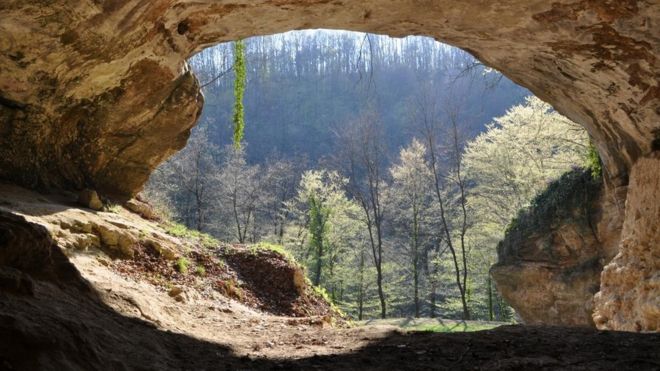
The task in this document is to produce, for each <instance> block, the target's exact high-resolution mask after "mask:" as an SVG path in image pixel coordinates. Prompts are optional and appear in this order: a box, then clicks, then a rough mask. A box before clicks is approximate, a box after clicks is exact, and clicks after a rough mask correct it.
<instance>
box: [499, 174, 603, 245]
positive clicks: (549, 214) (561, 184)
mask: <svg viewBox="0 0 660 371" xmlns="http://www.w3.org/2000/svg"><path fill="white" fill-rule="evenodd" d="M601 188H602V179H601V176H600V175H598V176H594V169H593V168H589V169H582V168H576V169H573V170H572V171H569V172H567V173H564V174H563V175H562V176H561V177H560V178H559V179H558V180H556V181H554V182H552V183H550V184H549V185H548V187H547V188H546V189H545V190H544V191H543V192H541V193H540V194H538V195H537V196H536V197H535V198H534V199H533V200H532V202H531V204H530V206H529V207H528V208H525V209H522V210H520V211H518V215H517V216H516V217H515V218H513V219H512V220H511V222H510V223H509V225H508V226H507V228H506V230H505V236H504V239H503V240H502V241H501V242H500V243H499V245H498V255H499V256H500V257H503V256H506V255H510V254H509V252H510V251H508V250H509V249H511V248H515V247H516V246H520V242H521V241H522V240H523V239H525V238H527V237H529V236H531V235H532V234H542V233H546V232H548V231H550V230H551V229H552V228H553V227H555V226H556V225H557V224H558V223H560V222H565V221H568V220H574V221H576V222H586V223H585V224H589V219H588V218H589V214H590V213H591V212H592V210H591V209H592V206H593V203H594V201H595V200H597V199H598V197H599V195H600V192H601Z"/></svg>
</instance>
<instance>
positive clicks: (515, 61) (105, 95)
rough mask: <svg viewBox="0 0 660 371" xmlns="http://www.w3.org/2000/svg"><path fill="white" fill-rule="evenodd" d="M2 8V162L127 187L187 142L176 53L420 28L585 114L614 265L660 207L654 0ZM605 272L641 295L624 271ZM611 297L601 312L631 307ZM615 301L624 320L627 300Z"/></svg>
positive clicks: (196, 104)
mask: <svg viewBox="0 0 660 371" xmlns="http://www.w3.org/2000/svg"><path fill="white" fill-rule="evenodd" d="M0 12H2V15H3V16H2V18H0V51H1V53H0V66H1V67H2V68H3V73H2V75H1V76H0V90H1V95H0V117H1V118H2V121H0V133H2V136H0V178H3V179H7V180H10V181H14V182H17V183H20V184H22V185H27V186H28V187H32V188H34V187H40V188H55V189H73V190H79V189H82V188H94V189H97V190H98V191H99V192H100V193H102V194H104V195H107V196H110V197H114V198H117V199H126V198H129V197H131V196H133V195H135V194H136V193H137V192H138V191H139V190H140V189H141V188H142V187H143V185H144V183H145V182H146V181H147V179H148V176H149V174H150V173H151V172H152V171H153V169H154V168H155V167H156V166H157V165H158V164H159V163H161V162H162V161H163V160H165V159H166V158H168V157H169V156H171V155H172V154H173V153H174V152H176V151H177V150H179V149H181V148H182V147H183V146H184V145H185V143H186V140H187V138H188V136H189V134H190V129H191V127H192V126H193V125H194V124H195V122H196V120H197V118H198V117H199V114H200V112H201V108H202V96H201V94H200V92H199V83H198V81H197V80H196V79H195V77H194V76H193V75H192V73H191V72H190V71H189V70H188V69H187V67H186V62H185V61H186V59H187V58H188V57H190V56H191V55H193V54H194V53H195V52H197V51H199V50H201V49H203V48H205V47H207V46H210V45H213V44H217V43H220V42H223V41H230V40H235V39H241V38H246V37H249V36H254V35H265V34H273V33H278V32H284V31H287V30H294V29H309V28H329V29H345V30H355V31H362V32H371V33H376V34H387V35H391V36H406V35H427V36H431V37H434V38H436V39H437V40H439V41H441V42H444V43H447V44H449V45H453V46H456V47H460V48H462V49H464V50H467V51H469V52H470V53H471V54H472V55H474V56H476V57H477V59H479V60H480V61H482V62H484V63H485V64H486V65H489V66H492V67H493V68H495V69H497V70H498V71H501V72H502V73H503V74H504V75H506V76H507V77H509V78H510V79H511V80H513V81H514V82H516V83H518V84H520V85H522V86H524V87H526V88H528V89H529V90H530V91H532V92H533V93H534V94H535V95H536V96H538V97H540V98H541V99H543V100H544V101H546V102H548V103H550V104H552V105H553V106H554V107H555V108H556V109H557V110H558V111H559V112H560V113H562V114H564V115H565V116H566V117H568V118H570V119H571V120H573V121H575V122H577V123H579V124H581V125H583V126H584V127H585V128H586V129H587V131H588V132H589V134H590V135H591V136H592V137H593V138H594V142H595V144H596V146H597V148H598V150H599V152H600V154H601V158H602V159H603V162H604V167H605V174H606V176H605V179H606V182H607V183H608V184H609V185H610V187H609V190H610V192H611V193H612V194H613V195H614V196H615V197H616V198H617V199H618V200H619V205H618V207H619V208H620V209H621V210H623V200H625V199H626V198H628V201H629V202H628V204H627V205H626V206H625V208H626V211H625V219H626V222H628V221H629V222H628V223H627V224H626V222H624V230H623V232H622V241H628V243H627V245H625V246H624V245H622V247H625V248H626V249H627V250H626V251H627V252H625V254H623V255H621V254H620V255H621V259H619V260H617V258H615V260H616V261H617V264H618V265H619V266H627V265H628V263H630V261H631V260H634V258H635V257H636V256H640V255H641V254H645V252H644V251H643V250H640V249H638V248H639V246H642V245H643V244H644V243H649V241H655V240H657V239H658V233H659V232H658V230H657V228H656V229H654V226H656V225H657V220H658V219H660V216H658V215H657V214H658V211H657V210H656V209H653V208H652V207H648V206H649V205H658V204H660V200H659V199H658V198H657V197H658V196H657V195H656V194H657V193H660V192H655V193H654V192H651V193H649V192H648V191H645V190H648V189H652V190H654V191H655V190H657V189H658V188H660V186H659V185H658V182H657V179H656V178H654V177H653V173H654V171H653V169H654V168H656V169H657V161H656V158H655V157H654V156H655V154H654V153H652V152H651V149H652V142H653V140H654V139H655V138H656V135H655V133H656V132H657V127H658V111H657V107H658V101H659V99H660V88H659V86H658V81H659V80H660V79H659V77H660V73H658V67H657V56H658V55H659V54H660V42H658V40H660V27H658V25H657V23H658V19H660V6H658V4H655V3H653V2H639V1H632V0H631V1H592V0H559V1H555V2H548V1H546V0H514V1H492V2H484V1H463V2H456V1H453V0H440V1H434V2H431V1H422V0H386V1H382V0H365V1H346V0H344V1H342V0H335V1H328V0H259V1H255V2H238V1H237V2H233V1H232V2H229V1H228V2H222V3H218V2H217V1H211V0H202V1H194V2H188V1H179V2H170V1H165V0H162V1H145V0H127V1H123V2H116V1H109V2H104V3H103V4H100V3H99V2H97V1H93V0H85V1H81V2H79V3H77V4H76V5H75V6H71V5H70V4H68V3H66V2H65V1H53V2H49V3H48V4H43V5H42V6H40V7H38V9H35V7H34V5H32V4H29V3H26V2H22V1H12V2H10V3H8V5H7V6H3V7H2V8H0ZM640 159H642V160H644V161H641V162H640ZM655 173H657V171H656V172H655ZM627 186H628V187H627ZM645 241H646V242H645ZM649 261H653V258H652V257H650V258H649ZM636 269H638V270H639V271H640V272H642V273H643V275H642V276H640V277H644V279H643V280H642V282H641V283H640V284H639V285H640V287H639V290H641V291H639V292H641V293H643V294H644V295H650V297H653V295H656V294H657V289H656V291H654V290H652V289H649V287H650V286H648V285H650V278H649V277H651V276H652V275H653V272H655V271H656V270H657V269H656V268H655V267H650V268H649V267H647V266H645V267H644V268H636ZM611 271H612V272H611V277H616V275H617V274H618V273H616V269H614V268H612V269H611ZM605 272H609V271H608V269H607V267H606V269H605ZM604 274H605V273H604ZM608 274H610V273H608ZM640 274H641V273H640ZM647 284H648V285H647ZM643 285H647V286H644V287H642V286H643ZM610 286H611V287H613V289H612V290H614V291H616V290H619V289H620V290H621V292H620V293H619V294H618V295H619V296H620V297H623V298H624V299H625V300H624V301H626V302H633V301H635V300H636V299H635V298H634V297H632V298H630V297H629V296H630V294H628V295H626V293H627V292H633V293H635V292H637V291H634V290H633V289H632V288H630V287H628V288H626V287H627V286H626V285H625V284H623V283H622V281H621V280H618V279H614V278H612V279H611V280H610ZM631 290H632V291H631ZM601 293H602V292H601ZM608 295H609V294H604V295H602V297H607V296H608ZM634 295H635V294H633V296H634ZM640 295H641V294H640ZM656 296H657V295H656ZM635 302H636V301H635ZM640 305H641V304H640ZM640 305H637V304H635V305H633V307H634V308H638V307H639V308H641V306H640ZM617 306H618V307H617ZM612 308H613V309H612V311H613V312H607V311H605V312H603V316H605V317H606V319H605V321H606V322H607V321H609V320H608V319H607V318H609V319H612V318H614V317H616V313H618V311H620V310H624V311H625V310H627V309H626V308H628V307H627V306H623V305H621V304H620V303H619V304H616V303H614V304H612ZM613 313H614V314H613ZM619 317H620V318H622V320H621V322H622V325H620V326H619V325H615V327H616V326H619V328H623V327H625V326H628V325H629V324H630V323H629V322H630V321H628V319H631V318H633V317H634V316H633V315H628V314H624V315H622V316H619ZM616 321H618V320H616ZM616 321H615V322H616ZM631 328H632V327H631Z"/></svg>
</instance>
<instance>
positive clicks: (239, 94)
mask: <svg viewBox="0 0 660 371" xmlns="http://www.w3.org/2000/svg"><path fill="white" fill-rule="evenodd" d="M234 73H235V78H234V113H233V117H232V121H233V123H234V146H236V147H237V148H238V147H240V146H241V140H243V132H244V130H245V109H244V107H243V96H244V94H245V80H246V72H245V46H244V45H243V41H242V40H238V41H236V42H235V43H234Z"/></svg>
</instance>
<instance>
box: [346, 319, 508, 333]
mask: <svg viewBox="0 0 660 371" xmlns="http://www.w3.org/2000/svg"><path fill="white" fill-rule="evenodd" d="M509 324H510V323H505V322H488V321H459V320H450V319H438V318H388V319H384V320H381V319H377V320H367V321H361V322H358V325H390V326H397V327H399V328H401V329H402V330H405V331H413V332H473V331H483V330H490V329H494V328H496V327H499V326H502V325H509Z"/></svg>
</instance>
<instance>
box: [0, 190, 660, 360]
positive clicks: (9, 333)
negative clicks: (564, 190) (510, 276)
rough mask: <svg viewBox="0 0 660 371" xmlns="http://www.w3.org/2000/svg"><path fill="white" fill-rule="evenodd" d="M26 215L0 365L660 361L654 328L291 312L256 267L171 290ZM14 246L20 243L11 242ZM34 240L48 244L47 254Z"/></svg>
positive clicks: (6, 258) (7, 249)
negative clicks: (251, 273) (233, 289)
mask: <svg viewBox="0 0 660 371" xmlns="http://www.w3.org/2000/svg"><path fill="white" fill-rule="evenodd" d="M15 199H16V198H14V200H15ZM26 199H28V198H26ZM29 199H31V198H29ZM0 201H1V200H0ZM14 202H15V201H14ZM22 206H23V209H22V210H27V211H24V213H28V211H29V210H28V209H29V208H28V207H27V206H25V205H22ZM83 212H86V211H81V210H77V209H71V208H63V210H62V211H58V213H74V214H76V213H79V214H80V213H83ZM24 215H25V214H24ZM30 215H36V213H32V214H30ZM48 215H49V217H50V218H51V219H53V220H54V219H58V220H62V219H63V215H60V216H58V215H57V214H56V213H54V212H52V213H49V214H48ZM76 215H77V214H76ZM81 215H82V214H81ZM85 215H86V216H85V217H88V218H96V217H97V216H94V215H91V214H90V215H87V214H85ZM101 216H103V215H101ZM107 217H108V218H114V219H117V216H113V215H110V216H107ZM122 217H124V218H125V219H126V220H127V221H126V222H125V223H123V224H126V223H129V222H130V223H132V221H131V220H128V219H130V218H131V217H130V216H127V215H124V216H122ZM30 220H31V221H32V223H26V222H25V220H24V219H21V217H20V216H19V217H17V216H15V215H14V214H11V213H8V212H7V210H6V209H5V210H3V207H2V205H1V204H0V370H271V369H283V370H316V369H327V370H337V369H345V370H426V369H438V370H444V369H446V370H529V369H542V370H566V369H569V370H660V334H635V333H623V332H618V333H617V332H600V331H595V330H592V329H580V328H559V327H525V326H503V327H499V328H496V329H493V330H487V331H479V332H465V333H427V332H405V331H403V330H401V328H400V327H398V326H393V325H389V324H382V322H377V323H376V324H375V325H374V324H371V325H368V324H367V325H361V326H353V327H350V326H345V325H344V324H343V323H342V322H341V321H337V320H336V319H335V320H332V319H329V318H328V316H327V315H323V311H320V312H318V311H317V312H315V313H313V314H314V315H311V316H301V313H300V312H299V309H300V308H302V307H299V306H293V307H291V308H290V310H291V311H292V312H291V313H293V314H294V315H296V316H295V317H294V316H282V315H274V314H272V313H273V310H271V313H269V312H267V311H266V310H269V309H273V308H275V310H274V312H281V311H282V309H281V308H282V306H281V305H279V304H278V306H275V307H273V303H266V302H264V301H263V300H262V299H260V294H259V287H260V285H263V281H264V279H263V278H258V277H257V278H252V279H251V281H252V284H251V285H252V286H250V285H249V282H248V283H247V284H246V286H244V287H246V292H247V291H248V288H250V290H251V292H252V294H250V295H253V297H250V299H249V300H241V299H243V297H242V296H240V295H239V296H236V295H222V294H220V293H219V292H220V291H221V290H220V291H219V290H217V289H210V288H209V285H207V283H208V276H204V277H202V275H200V276H199V277H197V276H190V277H188V276H187V277H188V278H186V279H180V280H178V279H177V278H176V277H174V278H172V277H169V279H175V282H176V283H177V286H176V289H177V292H172V289H174V287H172V288H169V287H167V286H164V285H162V284H159V282H161V279H162V277H161V276H162V272H161V271H158V270H157V269H156V270H144V269H143V268H144V267H142V266H141V265H140V266H134V265H130V264H128V265H127V264H126V260H124V261H122V260H112V259H110V258H109V257H108V255H106V253H104V252H102V249H96V248H88V249H82V250H81V249H64V250H63V249H61V248H59V246H58V244H57V243H54V242H53V240H52V239H50V238H49V237H48V233H47V231H46V230H47V228H48V227H47V226H46V227H43V226H42V225H40V224H36V223H35V221H36V220H37V216H33V217H32V219H30ZM130 223H129V224H130ZM141 228H142V229H143V230H147V228H156V227H154V226H148V225H141ZM63 236H64V235H63ZM65 237H66V238H67V239H68V240H71V239H72V235H66V236H65ZM73 237H76V236H73ZM78 237H79V236H78ZM63 238H64V237H63ZM18 244H20V245H21V246H22V247H21V248H22V250H18V251H13V250H12V249H13V248H14V247H15V246H17V245H18ZM37 247H39V248H42V247H43V248H44V249H47V251H48V254H47V255H46V256H45V258H44V257H43V256H42V255H43V254H42V253H40V252H39V251H38V249H37ZM26 248H33V249H34V251H32V250H30V251H31V252H30V254H27V255H26V254H25V253H24V249H26ZM3 249H4V250H3ZM136 254H137V253H136ZM26 256H27V258H26ZM136 256H137V257H139V256H140V255H139V254H137V255H136ZM42 258H43V259H42ZM39 259H41V260H39ZM248 260H249V259H248ZM204 261H206V260H204ZM276 263H277V264H279V262H276ZM44 264H45V265H44ZM159 264H160V263H159ZM227 264H228V265H229V263H227ZM253 264H255V263H254V262H251V261H246V260H245V259H243V260H241V261H240V262H237V263H236V265H235V267H234V268H235V269H236V270H235V271H231V270H227V271H226V272H225V273H226V274H229V275H230V276H231V275H235V276H236V277H234V278H235V279H236V280H237V281H236V282H238V283H240V282H243V281H242V279H241V277H239V276H240V275H241V270H240V268H241V267H244V266H252V265H253ZM36 266H38V267H39V269H38V270H35V268H34V267H36ZM229 268H231V267H229ZM280 268H282V267H280ZM280 268H277V269H280ZM159 269H160V268H159ZM260 269H266V268H260ZM232 272H233V273H232ZM225 273H223V274H225ZM227 277H229V276H227ZM227 277H225V278H227ZM232 277H233V276H232ZM230 278H231V277H230ZM243 278H245V277H243ZM293 279H294V281H295V277H294V278H293ZM244 281H245V282H247V281H250V279H246V280H244ZM200 283H203V284H200ZM295 287H297V285H296V284H295V283H294V288H295ZM246 295H247V294H246ZM269 295H270V294H269ZM312 304H313V305H312V307H311V308H317V309H318V303H316V302H314V303H312ZM300 305H303V304H300ZM314 310H315V311H316V309H314ZM331 323H334V324H335V325H334V326H333V325H331ZM393 324H397V323H393Z"/></svg>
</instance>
